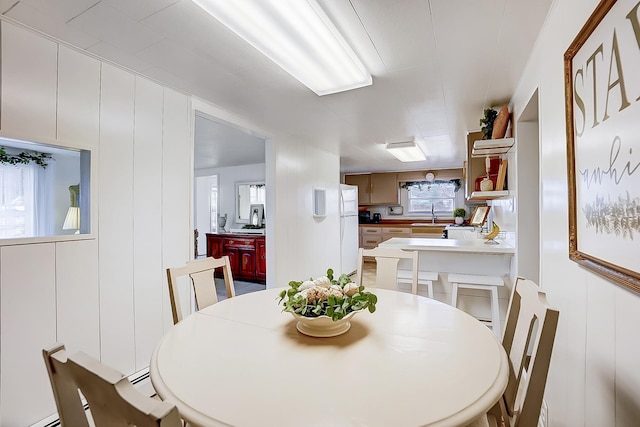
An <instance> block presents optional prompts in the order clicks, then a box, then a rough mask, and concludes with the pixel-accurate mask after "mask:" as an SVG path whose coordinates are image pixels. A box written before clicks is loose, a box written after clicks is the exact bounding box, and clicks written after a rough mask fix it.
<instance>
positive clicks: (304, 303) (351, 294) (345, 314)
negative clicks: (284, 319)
mask: <svg viewBox="0 0 640 427" xmlns="http://www.w3.org/2000/svg"><path fill="white" fill-rule="evenodd" d="M377 302H378V297H377V296H376V295H374V294H372V293H370V292H366V291H365V290H364V286H358V285H356V284H355V283H353V282H352V281H351V279H350V278H349V277H348V276H347V275H346V274H341V275H340V277H338V279H334V277H333V270H332V269H328V270H327V275H326V276H321V277H317V278H315V279H309V280H305V281H300V282H299V281H291V282H289V288H288V289H285V290H283V291H282V292H280V301H279V303H282V304H283V306H284V308H283V309H282V311H286V312H289V313H291V314H292V315H293V317H295V318H296V319H297V320H298V323H297V324H296V328H297V329H298V331H299V332H301V333H303V334H305V335H309V336H312V337H334V336H337V335H340V334H343V333H345V332H347V331H348V330H349V328H351V322H350V321H349V319H351V318H352V317H353V316H354V315H355V313H357V312H358V311H361V310H364V309H368V310H369V312H370V313H373V312H374V311H375V310H376V303H377Z"/></svg>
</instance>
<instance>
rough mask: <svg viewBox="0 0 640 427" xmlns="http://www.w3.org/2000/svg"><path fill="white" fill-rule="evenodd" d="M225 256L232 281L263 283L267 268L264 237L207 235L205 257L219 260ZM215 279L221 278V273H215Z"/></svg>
mask: <svg viewBox="0 0 640 427" xmlns="http://www.w3.org/2000/svg"><path fill="white" fill-rule="evenodd" d="M214 254H217V256H216V255H214ZM225 255H226V256H228V257H229V263H230V264H231V274H232V275H233V278H234V279H236V280H247V281H250V282H258V283H265V281H266V277H267V268H266V244H265V237H264V236H252V235H246V234H211V233H207V256H211V257H214V258H220V257H222V256H225ZM216 277H222V272H221V271H220V272H216Z"/></svg>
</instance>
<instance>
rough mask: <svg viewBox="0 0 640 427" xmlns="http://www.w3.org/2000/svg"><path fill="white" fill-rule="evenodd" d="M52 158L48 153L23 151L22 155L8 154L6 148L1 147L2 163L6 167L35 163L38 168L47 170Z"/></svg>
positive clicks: (0, 160)
mask: <svg viewBox="0 0 640 427" xmlns="http://www.w3.org/2000/svg"><path fill="white" fill-rule="evenodd" d="M50 158H51V155H49V154H47V153H39V152H37V151H23V152H22V153H20V154H7V152H6V150H5V149H4V147H0V163H2V164H5V165H7V164H8V165H17V164H23V165H28V164H29V163H31V162H34V163H35V164H37V165H38V166H40V167H42V168H43V169H46V168H47V166H48V163H47V160H49V159H50Z"/></svg>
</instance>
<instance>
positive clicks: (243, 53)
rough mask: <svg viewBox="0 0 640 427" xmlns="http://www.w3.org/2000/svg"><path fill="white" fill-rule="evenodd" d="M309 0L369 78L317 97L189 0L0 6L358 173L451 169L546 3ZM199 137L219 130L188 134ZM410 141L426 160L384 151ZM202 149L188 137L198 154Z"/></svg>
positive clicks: (520, 56) (523, 55)
mask: <svg viewBox="0 0 640 427" xmlns="http://www.w3.org/2000/svg"><path fill="white" fill-rule="evenodd" d="M234 1H241V0H234ZM275 1H283V0H275ZM319 2H320V4H321V5H322V6H323V7H324V8H325V10H326V12H327V14H328V15H329V16H330V17H331V18H332V19H333V20H334V22H335V24H336V26H337V27H338V28H339V29H340V30H341V31H342V32H343V34H344V36H345V38H346V39H347V40H348V41H349V42H350V43H351V45H352V46H353V48H354V50H355V51H356V52H357V54H358V55H359V56H360V58H361V59H362V61H363V62H364V64H365V66H366V67H367V69H368V70H369V71H370V73H371V74H372V76H373V85H372V86H369V87H365V88H361V89H356V90H352V91H348V92H343V93H339V94H333V95H326V96H323V97H319V96H317V95H316V94H314V93H313V92H312V91H311V90H309V89H308V88H306V87H305V86H303V85H302V84H301V83H299V82H298V81H297V80H295V79H293V78H292V77H290V76H289V75H288V74H287V73H285V72H284V71H282V70H281V69H280V68H278V67H277V66H276V65H275V64H273V63H272V62H271V61H270V60H268V59H266V58H265V57H263V56H262V55H260V54H259V53H258V52H257V51H256V50H255V49H253V48H252V47H250V46H248V45H246V44H245V43H244V42H243V41H242V40H240V39H239V38H238V37H237V36H235V35H234V34H233V33H231V32H230V31H228V30H227V29H226V28H224V27H222V26H221V25H220V24H219V23H218V22H217V21H216V20H215V19H213V18H211V17H210V16H209V15H207V14H206V13H205V12H204V11H202V10H201V9H200V8H199V7H198V6H196V5H195V4H193V3H192V2H191V1H190V0H102V1H97V0H20V1H16V0H0V11H1V12H2V13H4V14H5V15H6V16H8V17H10V18H12V19H15V20H17V21H20V22H22V23H24V24H25V25H28V26H30V27H33V28H35V29H37V30H40V31H42V32H44V33H47V34H50V35H51V36H53V37H56V38H58V39H60V40H63V41H65V42H68V43H70V44H72V45H75V46H77V47H79V48H81V49H86V50H87V51H89V52H91V53H93V54H95V55H99V56H101V57H103V58H106V59H108V60H111V61H113V62H116V63H119V64H121V65H123V66H125V67H128V68H130V69H132V70H135V71H137V72H139V73H141V74H144V75H147V76H149V77H151V78H154V79H156V80H159V81H161V82H163V83H165V84H167V85H170V86H173V87H175V88H177V89H180V90H183V91H186V92H188V93H191V94H194V95H196V96H198V97H200V98H203V99H205V100H208V101H210V102H212V103H214V104H216V105H218V106H220V107H222V108H224V109H225V110H228V111H230V112H232V113H234V114H236V115H239V116H241V117H244V118H246V119H247V120H249V121H251V122H253V123H255V124H256V125H257V126H259V127H260V128H261V129H262V130H264V131H265V132H267V133H268V134H286V135H288V136H290V137H292V138H296V139H299V140H300V141H303V142H305V143H309V144H315V145H317V146H321V147H324V148H326V149H327V150H330V151H332V152H335V153H339V154H340V158H341V170H342V171H343V172H344V171H348V172H365V171H388V170H411V169H432V168H444V167H460V166H461V165H462V161H463V160H464V156H465V149H464V143H465V135H466V132H467V131H470V130H478V129H479V127H480V125H479V119H480V117H482V112H483V109H484V108H485V107H490V106H501V105H503V104H505V103H507V102H508V101H509V99H510V97H511V94H512V93H513V91H514V89H515V85H516V84H517V82H518V78H519V76H520V74H521V72H522V70H523V69H524V67H525V65H526V64H525V61H526V59H527V58H528V56H529V52H530V51H531V48H532V46H533V44H534V42H535V39H536V36H537V34H538V32H539V30H540V28H541V26H542V24H543V22H544V18H545V17H546V15H547V11H548V9H549V7H550V5H551V3H552V0H533V1H532V0H319ZM265 36H266V35H265ZM202 123H205V124H207V123H208V124H211V123H213V124H214V125H216V122H212V121H211V120H206V121H203V122H202ZM209 132H216V130H215V129H213V130H210V131H205V130H203V131H202V132H199V133H201V134H207V133H209ZM235 133H237V132H235ZM410 136H415V137H416V139H418V140H419V141H421V142H420V144H421V146H422V148H423V149H424V151H425V152H426V153H427V156H428V158H427V160H426V161H425V162H415V163H401V162H399V161H397V160H395V158H393V157H392V156H391V155H389V154H387V153H386V152H385V151H384V149H383V147H384V143H385V142H386V141H387V140H398V139H402V138H404V137H410ZM208 144H209V145H210V144H211V142H210V141H209V140H199V141H197V151H196V157H200V156H202V157H204V156H205V154H202V153H200V152H199V150H200V148H203V149H204V150H205V152H206V149H207V148H206V145H208ZM222 147H224V150H225V153H226V156H225V157H235V155H236V154H234V152H233V151H232V150H233V149H232V148H228V147H227V146H226V145H220V146H219V147H218V148H219V149H221V148H222ZM232 147H236V148H237V147H242V146H241V145H240V144H233V145H232ZM247 151H248V150H246V149H244V148H243V149H241V150H236V152H240V153H241V152H247ZM207 156H211V157H212V158H215V157H216V156H217V158H221V156H220V155H219V153H218V154H215V153H209V154H207ZM254 160H255V159H254ZM238 161H239V160H238ZM246 163H253V161H247V162H246ZM210 166H221V165H220V164H218V165H210Z"/></svg>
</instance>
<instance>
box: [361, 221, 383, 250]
mask: <svg viewBox="0 0 640 427" xmlns="http://www.w3.org/2000/svg"><path fill="white" fill-rule="evenodd" d="M380 242H382V227H379V226H364V227H360V247H361V248H362V249H373V248H375V247H376V246H378V243H380Z"/></svg>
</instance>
